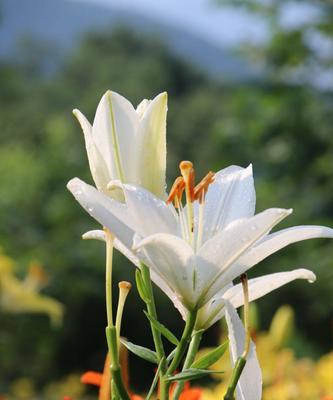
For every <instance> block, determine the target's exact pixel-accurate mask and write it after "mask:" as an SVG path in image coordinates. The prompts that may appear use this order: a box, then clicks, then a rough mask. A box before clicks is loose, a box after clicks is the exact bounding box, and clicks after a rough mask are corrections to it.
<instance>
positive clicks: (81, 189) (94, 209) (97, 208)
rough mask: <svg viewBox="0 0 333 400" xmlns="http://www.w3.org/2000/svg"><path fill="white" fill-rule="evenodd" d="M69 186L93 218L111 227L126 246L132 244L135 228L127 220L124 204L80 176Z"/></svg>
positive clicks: (69, 183)
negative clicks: (82, 179) (87, 182)
mask: <svg viewBox="0 0 333 400" xmlns="http://www.w3.org/2000/svg"><path fill="white" fill-rule="evenodd" d="M67 188H68V189H69V190H70V191H71V192H72V194H73V195H74V197H75V198H76V200H77V201H78V202H79V203H80V204H81V206H82V207H83V208H84V209H85V210H86V211H87V212H88V213H89V214H90V215H91V216H92V217H93V218H95V219H96V220H97V221H98V222H99V223H100V224H102V225H103V226H105V227H107V228H108V229H110V231H111V232H112V233H113V234H114V235H115V236H116V237H117V238H118V239H119V240H120V241H121V242H122V243H123V244H124V245H125V246H127V247H129V248H130V247H131V246H132V242H133V237H134V230H133V229H132V228H131V227H130V224H127V222H130V221H127V219H128V213H127V212H126V211H127V209H126V206H125V205H124V204H122V203H119V202H117V201H115V200H112V199H111V198H109V197H108V196H106V195H105V194H103V193H101V192H99V191H98V190H96V189H95V188H94V187H93V186H91V185H87V184H86V183H85V182H83V181H81V180H80V179H78V178H74V179H72V180H70V181H69V182H68V184H67Z"/></svg>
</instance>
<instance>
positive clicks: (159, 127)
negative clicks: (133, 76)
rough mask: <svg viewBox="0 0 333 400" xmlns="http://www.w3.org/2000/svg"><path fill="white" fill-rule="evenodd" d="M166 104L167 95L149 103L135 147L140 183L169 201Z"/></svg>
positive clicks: (159, 96) (161, 95)
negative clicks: (167, 194) (167, 196)
mask: <svg viewBox="0 0 333 400" xmlns="http://www.w3.org/2000/svg"><path fill="white" fill-rule="evenodd" d="M167 102H168V95H167V93H166V92H164V93H161V94H159V95H158V96H156V97H155V98H154V100H152V101H150V102H148V103H147V107H146V109H145V110H144V113H143V115H142V118H141V121H140V126H139V130H138V133H137V144H136V147H137V148H136V155H137V158H136V169H137V171H140V173H141V175H140V177H138V182H137V184H138V185H140V186H143V187H145V188H146V189H148V190H150V191H151V192H152V193H154V194H155V195H156V196H157V197H159V198H161V199H165V198H166V193H165V170H166V114H167V109H168V106H167ZM141 108H142V107H141Z"/></svg>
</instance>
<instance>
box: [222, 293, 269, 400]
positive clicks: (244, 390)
mask: <svg viewBox="0 0 333 400" xmlns="http://www.w3.org/2000/svg"><path fill="white" fill-rule="evenodd" d="M225 307H226V321H227V325H228V336H229V346H230V355H231V361H232V364H233V365H235V363H236V361H237V359H238V357H240V356H241V355H242V353H243V350H244V344H245V330H244V327H243V324H242V321H241V320H240V318H239V316H238V314H237V312H236V310H235V308H234V307H233V306H232V305H231V304H230V303H229V302H228V301H226V302H225ZM261 394H262V375H261V369H260V365H259V361H258V358H257V355H256V350H255V345H254V343H253V342H252V340H251V344H250V352H249V354H248V357H247V361H246V364H245V367H244V369H243V372H242V374H241V376H240V378H239V381H238V384H237V387H236V399H237V400H261Z"/></svg>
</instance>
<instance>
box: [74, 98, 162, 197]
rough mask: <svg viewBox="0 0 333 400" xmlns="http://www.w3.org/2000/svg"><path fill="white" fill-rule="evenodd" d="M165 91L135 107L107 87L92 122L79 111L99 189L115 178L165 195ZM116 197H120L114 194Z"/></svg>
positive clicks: (156, 193)
mask: <svg viewBox="0 0 333 400" xmlns="http://www.w3.org/2000/svg"><path fill="white" fill-rule="evenodd" d="M166 113H167V93H161V94H159V95H158V96H156V97H155V98H154V99H153V100H143V101H142V102H141V103H140V104H139V105H138V107H137V109H136V110H135V108H134V107H133V105H132V104H131V103H130V102H129V101H128V100H126V99H125V98H124V97H123V96H121V95H119V94H118V93H115V92H112V91H110V90H108V91H107V92H106V93H105V94H104V96H103V97H102V99H101V100H100V102H99V104H98V107H97V110H96V115H95V119H94V122H93V125H91V124H90V123H89V121H88V120H87V119H86V117H85V116H84V115H83V114H82V113H81V112H80V111H79V110H74V111H73V114H74V115H75V117H76V118H77V119H78V121H79V123H80V124H81V127H82V130H83V133H84V138H85V143H86V149H87V155H88V161H89V166H90V171H91V174H92V177H93V179H94V182H95V184H96V187H97V189H98V190H100V191H102V192H104V193H107V194H109V195H110V192H108V190H107V185H108V183H109V182H110V181H112V180H115V179H118V180H120V181H122V182H126V183H132V184H135V185H139V186H142V187H145V188H146V189H148V190H150V191H151V192H152V193H154V194H155V195H156V196H158V197H161V198H164V197H165V169H166ZM114 195H115V198H117V197H118V198H119V196H117V195H116V194H114Z"/></svg>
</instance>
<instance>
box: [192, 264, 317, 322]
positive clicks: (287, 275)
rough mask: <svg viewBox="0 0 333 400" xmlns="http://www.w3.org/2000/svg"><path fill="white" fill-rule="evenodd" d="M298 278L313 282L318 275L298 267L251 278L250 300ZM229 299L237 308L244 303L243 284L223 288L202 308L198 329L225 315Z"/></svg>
mask: <svg viewBox="0 0 333 400" xmlns="http://www.w3.org/2000/svg"><path fill="white" fill-rule="evenodd" d="M296 279H306V280H307V281H308V282H310V283H312V282H314V281H315V280H316V275H315V274H314V273H313V272H312V271H310V270H308V269H305V268H298V269H294V270H292V271H287V272H277V273H274V274H268V275H264V276H261V277H259V278H254V279H249V281H248V286H249V301H254V300H257V299H259V298H261V297H263V296H265V295H266V294H268V293H270V292H272V291H273V290H275V289H278V288H280V287H282V286H284V285H286V284H288V283H290V282H292V281H294V280H296ZM225 300H227V301H228V302H230V303H231V304H232V305H233V306H234V307H235V308H238V307H240V306H242V305H243V304H244V293H243V288H242V285H241V284H237V285H235V286H233V285H231V286H229V288H223V289H222V290H221V291H220V292H218V293H217V294H216V295H215V296H214V298H213V299H212V300H211V301H210V302H209V303H208V304H206V305H205V306H204V307H203V308H202V310H200V314H199V315H200V320H199V324H200V325H198V329H202V328H203V327H204V328H205V329H207V328H209V327H210V326H211V325H213V324H215V322H217V321H219V320H220V319H221V318H223V316H224V315H225V308H224V301H225Z"/></svg>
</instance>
